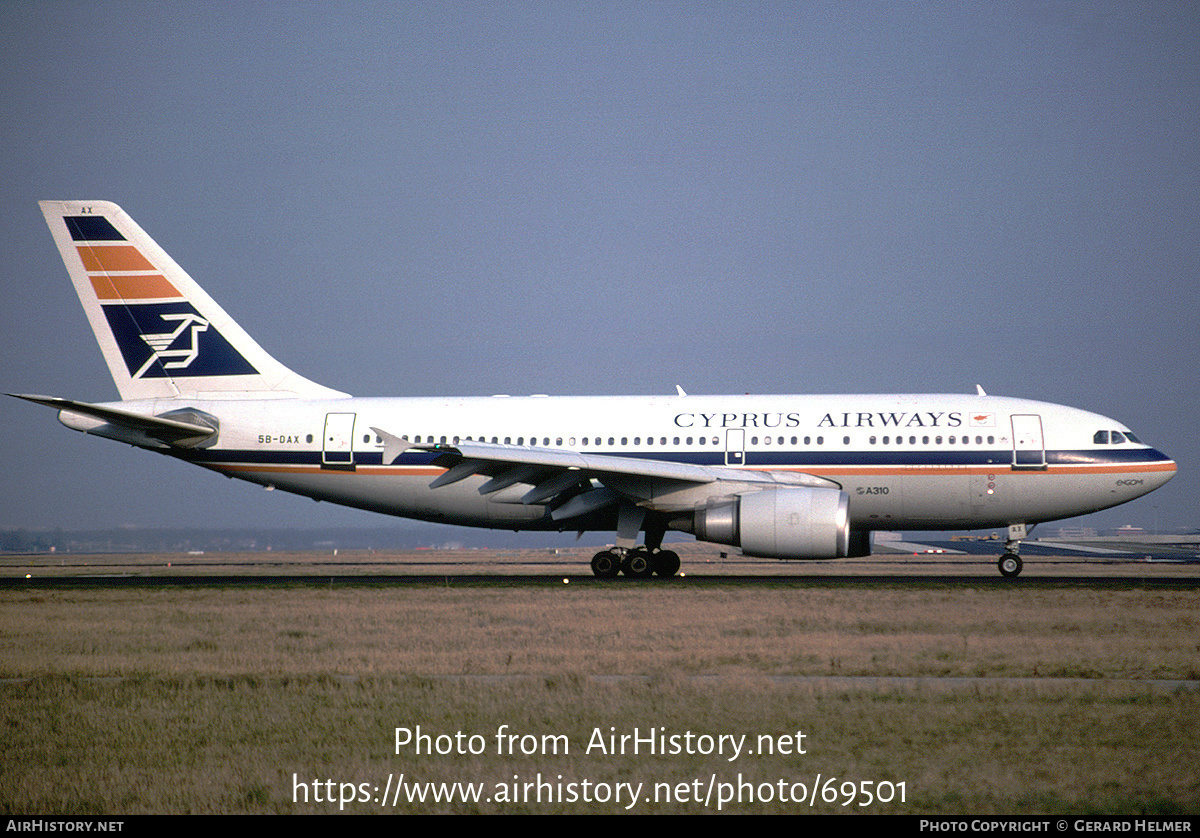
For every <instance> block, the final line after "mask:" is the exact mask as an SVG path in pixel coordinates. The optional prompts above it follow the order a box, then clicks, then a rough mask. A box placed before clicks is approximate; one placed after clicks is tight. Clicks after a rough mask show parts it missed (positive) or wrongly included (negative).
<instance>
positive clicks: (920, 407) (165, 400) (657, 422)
mask: <svg viewBox="0 0 1200 838" xmlns="http://www.w3.org/2000/svg"><path fill="white" fill-rule="evenodd" d="M40 206H41V209H42V212H43V214H44V215H45V218H46V223H47V224H48V225H49V227H50V231H51V233H52V235H53V237H54V241H55V243H56V244H57V246H58V249H59V253H60V255H61V256H62V259H63V262H64V264H65V265H66V268H67V272H68V273H69V274H70V276H71V280H72V282H73V283H74V285H75V290H76V291H77V292H78V294H79V298H80V301H81V302H82V303H83V308H84V310H85V312H86V314H87V317H88V321H89V323H90V325H91V327H92V330H93V331H94V332H95V336H96V339H97V341H98V342H99V344H100V348H101V351H102V352H103V355H104V360H105V362H106V363H107V365H108V368H109V371H110V372H111V374H112V377H113V380H114V382H115V384H116V386H117V390H118V393H119V395H120V400H119V401H115V402H99V403H91V402H83V401H76V400H71V399H65V398H57V397H50V396H40V395H30V394H15V393H13V394H9V395H13V396H15V397H17V398H21V399H25V400H27V401H31V402H35V403H37V404H41V405H45V406H47V407H51V408H54V409H56V410H58V411H59V413H58V418H59V421H60V422H62V424H64V425H66V426H67V427H68V428H72V429H74V430H77V431H82V432H85V433H89V434H93V435H95V436H100V437H106V438H108V439H113V440H117V441H119V442H125V443H128V444H130V445H134V446H136V447H139V448H144V449H147V450H149V451H154V452H157V453H159V454H165V455H167V456H171V457H175V458H177V459H180V460H183V461H184V462H188V463H193V464H195V465H198V466H202V467H204V468H206V469H210V470H212V471H215V472H218V473H220V474H224V475H225V476H227V477H231V478H238V479H241V480H246V481H249V482H251V483H257V484H260V485H262V486H264V487H266V488H267V489H279V490H283V491H286V492H292V493H295V494H298V495H304V496H308V497H310V498H314V499H317V500H323V501H331V502H333V503H337V504H343V505H346V506H351V507H357V508H359V509H366V510H371V511H374V512H380V513H384V514H388V515H396V516H400V517H404V518H412V519H419V520H424V521H436V522H443V523H447V524H458V525H466V526H473V527H490V528H496V529H501V528H502V529H512V530H543V531H571V532H579V533H583V532H585V531H606V532H615V534H616V536H615V545H614V546H612V547H611V548H608V549H605V550H602V551H600V552H599V553H597V554H596V555H595V556H594V557H593V558H592V561H591V567H592V571H593V573H594V574H595V575H596V576H598V577H602V578H611V577H615V576H617V575H618V574H622V573H623V574H624V575H626V576H629V577H634V578H646V577H650V576H653V575H658V576H661V577H669V576H673V575H675V574H676V573H677V572H678V571H679V569H680V559H679V556H678V554H677V553H675V552H674V551H672V550H670V549H666V548H664V547H663V539H664V537H665V535H666V533H667V532H671V531H673V532H683V533H690V534H692V535H694V536H695V537H696V539H698V540H700V541H705V542H711V543H715V544H720V545H725V546H729V547H732V548H737V549H739V550H740V551H741V553H742V554H743V555H745V556H753V557H767V558H775V559H786V560H792V559H795V560H807V559H836V558H841V557H855V556H865V555H868V554H869V553H870V546H871V545H870V542H871V532H872V531H875V530H889V531H895V530H960V529H979V528H987V527H1006V528H1007V532H1008V537H1007V540H1006V542H1005V549H1004V553H1003V555H1001V556H1000V557H999V559H998V562H997V567H998V569H999V571H1000V573H1001V574H1002V575H1003V576H1005V577H1016V576H1017V575H1019V574H1020V572H1021V569H1022V561H1021V558H1020V553H1019V548H1020V544H1021V541H1022V540H1023V539H1025V538H1026V537H1027V536H1028V533H1029V530H1030V529H1031V528H1032V527H1033V526H1034V525H1036V524H1038V523H1041V522H1045V521H1051V520H1057V519H1061V518H1069V517H1072V516H1076V515H1082V514H1086V513H1090V512H1095V511H1097V510H1101V509H1106V508H1108V507H1112V506H1116V505H1118V504H1121V503H1125V502H1127V501H1130V500H1133V499H1134V498H1137V497H1140V496H1141V495H1145V494H1147V493H1148V492H1151V491H1154V490H1155V489H1157V488H1159V487H1160V486H1162V485H1163V484H1164V483H1166V482H1167V481H1168V480H1170V479H1171V478H1172V477H1173V476H1174V474H1175V470H1176V464H1175V463H1174V462H1173V461H1172V460H1171V459H1170V458H1169V457H1167V456H1166V455H1165V454H1163V453H1162V452H1160V451H1158V450H1156V449H1155V448H1152V447H1150V446H1148V445H1145V444H1143V443H1142V442H1141V441H1139V439H1138V438H1137V437H1136V436H1135V435H1134V434H1133V433H1131V432H1130V430H1129V428H1127V427H1125V426H1124V425H1122V424H1121V423H1119V422H1116V421H1115V420H1113V419H1109V418H1107V417H1105V416H1101V415H1099V414H1096V413H1090V412H1087V411H1084V410H1079V409H1075V408H1071V407H1065V406H1062V405H1056V404H1050V403H1046V402H1038V401H1030V400H1025V399H1017V398H1006V397H997V396H990V395H987V394H986V393H985V392H984V390H983V388H982V387H979V386H978V385H976V392H975V393H974V394H971V395H955V394H943V395H776V396H752V395H745V396H732V395H689V394H687V393H685V392H684V390H683V389H682V388H680V387H678V385H677V393H676V394H675V395H665V396H620V397H549V396H543V395H534V396H527V397H510V396H491V397H469V398H428V397H425V398H358V397H352V396H350V395H348V394H346V393H342V392H339V391H337V390H333V389H330V388H328V387H325V386H323V385H321V384H318V383H316V382H313V381H310V380H309V379H307V378H304V377H303V376H301V375H299V374H298V373H296V372H294V371H293V370H291V369H289V368H288V367H286V366H284V365H283V364H281V363H280V362H279V361H277V360H276V359H275V358H273V357H272V356H271V355H269V354H268V353H267V352H266V351H265V350H264V349H263V348H262V347H260V346H259V344H258V343H257V342H255V341H254V339H253V338H251V337H250V335H249V334H248V333H246V332H245V331H244V330H243V329H242V328H241V327H240V326H239V325H238V324H237V323H235V322H234V320H233V319H232V318H231V317H230V316H229V315H228V314H227V313H226V312H225V310H224V309H223V308H221V307H220V306H219V305H218V304H217V303H216V302H215V301H214V300H213V299H212V298H211V297H209V295H208V294H207V293H205V292H204V291H203V290H202V289H201V287H200V286H199V285H198V284H197V283H196V282H195V281H194V280H193V279H192V278H191V277H190V276H189V275H188V274H187V273H186V272H185V271H184V270H183V269H182V268H181V267H179V265H177V264H176V263H175V261H174V260H173V259H172V258H171V257H170V256H168V255H167V253H166V252H165V251H164V250H163V249H162V248H160V247H159V246H158V245H157V244H156V243H155V242H154V241H153V240H152V239H151V238H150V237H149V236H148V235H147V234H146V233H145V232H144V231H143V230H142V228H141V227H139V226H138V225H137V224H136V223H135V222H134V221H133V220H132V219H131V218H130V217H129V216H128V215H127V214H126V213H125V212H124V211H123V210H121V208H120V207H118V206H117V205H115V204H113V203H109V202H105V201H43V202H41V203H40ZM642 533H645V538H644V540H642V543H641V544H639V543H638V542H639V540H641V535H642Z"/></svg>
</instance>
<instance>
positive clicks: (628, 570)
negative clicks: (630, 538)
mask: <svg viewBox="0 0 1200 838" xmlns="http://www.w3.org/2000/svg"><path fill="white" fill-rule="evenodd" d="M621 570H623V571H625V575H626V576H631V577H633V578H634V579H648V578H650V577H651V576H653V575H654V558H653V557H652V556H651V555H650V551H649V550H646V549H645V548H642V547H638V548H636V549H633V550H630V551H629V552H628V553H626V554H625V560H624V561H623V562H621Z"/></svg>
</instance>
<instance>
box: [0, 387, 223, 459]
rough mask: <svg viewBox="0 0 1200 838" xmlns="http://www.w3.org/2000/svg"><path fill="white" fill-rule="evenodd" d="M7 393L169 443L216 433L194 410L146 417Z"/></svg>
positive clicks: (196, 440)
mask: <svg viewBox="0 0 1200 838" xmlns="http://www.w3.org/2000/svg"><path fill="white" fill-rule="evenodd" d="M8 395H10V396H13V397H14V398H18V399H24V400H25V401H27V402H33V403H34V404H41V405H45V406H46V407H52V408H54V409H55V410H58V411H60V412H63V413H73V414H76V415H79V416H87V417H90V418H92V419H99V420H101V421H102V422H108V423H109V424H111V425H117V426H118V427H121V428H128V429H130V430H134V431H139V432H141V433H144V434H146V435H147V436H149V437H152V438H153V439H157V440H161V441H162V442H165V443H167V444H170V445H184V446H185V447H192V446H195V445H196V444H198V443H199V442H202V441H203V440H206V439H208V438H209V437H211V436H212V435H213V434H215V433H216V432H217V426H216V421H215V420H213V421H212V424H211V425H209V424H200V421H201V420H200V417H199V416H198V412H197V411H188V418H187V419H186V420H185V419H183V418H172V417H168V416H147V415H145V414H143V413H133V412H132V411H128V410H121V409H120V408H115V407H107V406H105V405H99V404H89V403H88V402H77V401H72V400H71V399H60V398H56V397H54V396H35V395H29V394H22V393H9V394H8Z"/></svg>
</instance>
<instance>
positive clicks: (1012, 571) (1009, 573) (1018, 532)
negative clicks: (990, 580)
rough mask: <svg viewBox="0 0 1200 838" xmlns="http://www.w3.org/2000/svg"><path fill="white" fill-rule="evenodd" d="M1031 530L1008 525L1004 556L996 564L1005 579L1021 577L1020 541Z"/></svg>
mask: <svg viewBox="0 0 1200 838" xmlns="http://www.w3.org/2000/svg"><path fill="white" fill-rule="evenodd" d="M1031 529H1033V527H1026V526H1025V525H1024V524H1009V525H1008V540H1007V541H1005V542H1004V555H1003V556H1001V557H1000V560H999V561H998V562H996V567H997V569H999V571H1000V575H1001V576H1003V577H1004V578H1005V579H1015V578H1016V577H1018V576H1020V575H1021V568H1022V567H1023V566H1024V563H1023V562H1022V561H1021V556H1020V555H1019V552H1020V550H1021V541H1022V540H1024V539H1025V538H1028V537H1029V531H1030V530H1031Z"/></svg>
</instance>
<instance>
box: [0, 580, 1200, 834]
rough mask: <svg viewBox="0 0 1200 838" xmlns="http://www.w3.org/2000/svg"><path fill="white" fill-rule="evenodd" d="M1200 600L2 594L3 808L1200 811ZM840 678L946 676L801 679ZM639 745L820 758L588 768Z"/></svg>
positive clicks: (279, 590)
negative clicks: (780, 788)
mask: <svg viewBox="0 0 1200 838" xmlns="http://www.w3.org/2000/svg"><path fill="white" fill-rule="evenodd" d="M1197 598H1198V594H1197V593H1196V592H1195V591H1192V590H1173V589H1172V590H1166V589H1164V590H1145V589H1112V590H1096V589H1094V588H1075V587H1051V586H1047V587H1038V586H1031V585H1022V586H997V585H986V586H978V587H973V586H938V585H920V586H916V585H905V586H894V587H883V588H868V587H866V586H864V585H851V586H844V585H836V584H835V585H828V584H825V585H819V586H812V585H807V584H800V583H796V582H786V581H780V582H776V583H755V584H754V585H751V586H737V585H730V584H725V583H718V582H712V581H709V582H683V583H680V584H670V585H587V586H580V585H574V586H564V585H561V584H550V583H545V584H537V585H512V586H506V585H489V586H482V585H480V586H469V587H465V588H456V587H449V588H447V587H442V586H429V585H399V586H393V585H387V586H363V585H359V586H333V587H329V586H307V585H300V584H297V585H289V586H276V587H268V588H262V587H259V588H254V587H227V588H217V587H214V588H202V587H200V588H183V589H172V588H114V589H87V588H85V589H70V588H57V589H46V590H25V591H21V590H5V591H0V613H2V615H3V616H2V618H0V674H2V675H3V676H4V677H5V678H10V679H16V680H14V681H11V682H8V683H6V684H4V685H2V686H0V694H2V695H3V702H2V707H3V721H2V724H3V726H4V731H5V732H4V739H3V741H4V745H3V757H2V758H0V811H4V812H7V813H42V814H45V813H50V812H55V813H82V812H94V813H119V814H124V813H136V812H188V811H199V812H297V811H337V809H338V806H337V804H336V803H335V804H333V805H328V804H317V803H313V802H310V803H308V804H302V803H301V804H296V803H293V785H292V779H293V772H296V773H297V774H298V775H299V776H300V777H301V778H302V779H308V780H311V779H313V778H329V779H333V780H335V781H339V782H341V781H345V782H353V783H364V782H365V783H370V784H377V785H379V787H380V788H381V789H382V787H383V785H384V782H385V779H386V776H387V774H388V773H389V772H392V773H399V772H402V771H403V772H406V773H407V774H408V776H409V777H410V778H413V779H422V780H447V781H451V782H453V781H458V780H462V781H470V782H485V783H487V784H488V785H489V786H490V785H491V784H492V783H495V782H504V781H506V780H507V781H511V777H512V775H513V774H517V775H519V776H520V777H521V778H522V780H526V779H532V777H533V776H534V775H535V774H536V773H537V772H538V771H541V772H542V773H543V775H544V776H547V777H555V776H557V775H562V776H563V777H564V778H566V779H568V780H571V779H576V780H577V779H583V778H589V779H591V780H593V781H598V782H606V781H607V782H617V781H632V782H642V783H645V784H646V788H649V787H650V786H651V785H652V784H653V783H655V782H659V781H667V780H670V781H672V782H684V781H691V780H693V779H694V778H702V779H704V781H705V782H707V781H708V778H709V777H710V776H712V775H714V774H715V775H716V778H717V780H718V781H728V782H733V781H735V780H736V778H737V776H738V774H739V773H741V774H742V775H743V776H744V777H745V778H754V779H755V781H756V782H757V781H759V780H777V779H779V778H788V779H789V782H792V781H795V782H803V781H808V782H811V779H812V778H813V777H815V776H816V775H817V774H818V773H820V774H821V775H822V776H823V777H830V776H836V777H838V778H839V779H853V780H876V781H882V780H891V781H894V782H900V781H903V782H905V783H906V790H907V792H906V798H907V800H906V802H905V803H904V804H899V803H893V804H890V805H887V806H884V805H881V804H876V805H875V806H873V807H871V809H870V811H877V812H898V811H904V812H946V813H953V812H971V813H988V812H1022V813H1028V812H1048V813H1066V812H1139V811H1141V812H1167V813H1170V812H1179V811H1182V812H1191V813H1195V812H1197V811H1200V781H1198V780H1197V772H1196V771H1195V768H1194V765H1195V762H1196V743H1197V742H1200V714H1198V712H1197V711H1200V694H1198V693H1197V692H1196V691H1194V690H1171V689H1164V688H1161V687H1154V686H1151V685H1150V684H1149V683H1147V679H1156V678H1165V679H1186V680H1193V681H1194V680H1196V679H1197V678H1198V677H1200V676H1198V675H1197V672H1196V668H1197V661H1198V660H1200V625H1198V622H1200V617H1197V610H1196V606H1197ZM828 675H840V676H847V675H853V676H898V677H907V676H930V677H936V678H940V679H943V680H940V681H935V682H932V684H934V685H935V686H931V685H930V684H922V683H916V684H914V683H913V682H907V681H903V682H897V683H896V684H895V685H891V686H889V685H883V686H881V685H880V684H878V683H876V682H871V681H862V682H850V683H847V682H842V681H824V682H823V681H817V682H809V681H804V680H797V679H792V678H788V677H786V676H828ZM945 676H1000V677H1021V678H1032V679H1037V680H1032V681H1027V682H1019V683H1012V682H990V681H974V682H968V683H966V684H954V683H952V682H949V681H946V680H944V677H945ZM109 677H112V678H113V679H114V680H112V681H109V680H105V679H106V678H109ZM1054 677H1071V678H1081V679H1089V680H1087V681H1079V682H1073V683H1069V684H1064V683H1062V682H1056V681H1053V680H1047V679H1049V678H1054ZM1127 679H1132V681H1133V683H1130V682H1129V680H1127ZM1139 684H1144V686H1139ZM936 685H941V686H936ZM418 724H419V725H421V726H422V728H423V729H424V730H426V731H428V732H433V733H454V732H455V731H460V730H461V731H464V732H466V733H478V734H480V735H482V736H485V737H490V736H491V735H492V734H494V732H495V730H496V728H497V727H498V725H500V724H509V725H510V726H511V728H512V730H514V731H517V732H522V733H526V732H527V733H534V734H538V735H540V734H561V735H564V736H566V737H567V738H568V741H569V742H570V745H571V753H570V754H569V755H541V756H522V755H518V756H501V755H497V754H496V753H495V752H494V748H493V747H492V746H491V745H492V743H491V740H490V739H489V747H488V749H487V752H486V753H485V754H483V755H479V756H454V755H436V754H435V755H433V756H414V755H412V754H411V753H410V752H409V753H405V754H402V755H400V756H397V755H396V754H395V753H394V744H393V743H394V737H393V729H394V728H395V727H396V726H412V725H418ZM635 726H638V727H640V728H641V729H642V730H643V731H645V729H647V728H651V727H660V726H661V727H665V728H666V729H667V730H668V732H682V731H686V730H689V729H690V730H692V731H698V732H708V733H713V734H717V733H733V734H742V733H746V734H750V735H751V736H752V737H753V736H754V735H756V734H759V733H766V734H772V735H779V734H784V733H791V732H794V731H795V730H797V729H803V730H804V731H806V732H807V733H808V737H809V738H808V750H809V753H808V754H806V755H803V756H799V755H793V756H778V755H776V756H769V757H768V756H754V757H745V756H744V757H742V758H741V759H739V760H737V761H735V762H729V761H726V760H722V759H721V758H719V757H704V756H692V757H689V756H684V755H676V756H667V757H647V756H645V755H644V754H643V755H642V756H639V757H634V756H602V755H599V754H595V753H593V754H585V753H584V752H583V751H584V747H585V745H586V744H587V742H588V739H589V737H590V735H591V733H592V730H593V729H594V728H600V729H601V730H602V731H608V730H609V728H610V727H615V728H616V730H617V732H618V733H628V732H631V731H632V728H633V727H635ZM335 788H336V787H335ZM400 808H401V810H403V811H415V812H431V811H485V812H516V811H538V812H562V811H575V812H615V811H621V810H622V808H621V807H620V806H618V805H616V804H607V805H606V804H598V803H590V804H585V803H576V804H572V805H566V804H563V805H559V804H547V803H543V804H540V805H538V804H532V805H511V804H499V803H481V804H462V803H453V804H451V803H445V804H439V805H434V804H431V803H427V804H424V805H412V806H403V807H400ZM732 808H734V809H735V810H738V811H750V812H768V811H770V812H788V811H797V810H798V809H799V808H800V807H797V806H795V805H793V804H784V803H780V802H778V801H773V802H771V803H768V804H762V803H756V804H754V805H745V806H742V807H740V808H739V807H732ZM803 808H805V810H807V806H805V807H803ZM856 808H857V807H854V806H851V807H849V809H851V810H853V809H856ZM839 810H841V809H840V807H838V806H837V805H835V804H834V805H831V804H824V803H818V804H817V806H816V807H815V809H813V810H812V811H825V812H828V811H839ZM347 811H355V812H363V811H377V809H376V808H375V807H374V806H372V805H369V804H352V805H351V806H349V807H347ZM389 811H390V809H389ZM636 811H641V812H647V811H669V812H689V811H701V809H700V807H699V806H698V805H697V804H669V805H668V804H658V805H649V804H644V805H639V806H638V807H637V809H636Z"/></svg>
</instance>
